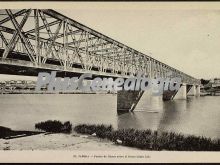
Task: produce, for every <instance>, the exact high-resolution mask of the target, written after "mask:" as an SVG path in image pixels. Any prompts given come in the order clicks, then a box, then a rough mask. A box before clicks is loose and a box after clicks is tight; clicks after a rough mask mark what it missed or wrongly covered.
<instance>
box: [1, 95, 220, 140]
mask: <svg viewBox="0 0 220 165" xmlns="http://www.w3.org/2000/svg"><path fill="white" fill-rule="evenodd" d="M0 103H1V106H0V126H5V127H10V128H12V129H15V130H34V124H35V123H37V122H40V121H45V120H61V121H67V120H69V121H71V122H72V124H73V125H76V124H79V123H88V124H102V123H103V124H112V125H113V127H114V128H115V129H121V128H136V129H152V130H159V131H173V132H178V133H183V134H192V135H200V136H206V137H211V138H220V97H217V96H206V97H193V96H191V97H188V98H187V100H172V101H166V102H163V101H162V100H161V99H160V98H157V99H156V101H155V99H154V103H153V104H154V108H152V107H151V108H152V109H150V108H146V106H143V108H142V109H141V110H139V111H135V112H133V113H123V114H118V113H117V110H116V109H117V95H114V94H96V95H95V94H77V95H76V94H11V95H10V94H8V95H0ZM155 107H156V108H155Z"/></svg>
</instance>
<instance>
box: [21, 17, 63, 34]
mask: <svg viewBox="0 0 220 165" xmlns="http://www.w3.org/2000/svg"><path fill="white" fill-rule="evenodd" d="M58 23H60V20H56V21H53V22H50V23H48V24H47V26H54V25H56V24H58ZM45 28H46V26H45V25H42V26H40V27H39V28H38V30H42V29H45ZM34 32H35V29H31V30H28V31H26V32H25V33H34Z"/></svg>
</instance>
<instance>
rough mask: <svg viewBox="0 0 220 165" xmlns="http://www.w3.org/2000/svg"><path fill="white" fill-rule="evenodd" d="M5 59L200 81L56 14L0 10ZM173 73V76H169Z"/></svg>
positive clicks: (0, 39)
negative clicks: (12, 54) (23, 56)
mask: <svg viewBox="0 0 220 165" xmlns="http://www.w3.org/2000/svg"><path fill="white" fill-rule="evenodd" d="M0 12H1V16H2V17H3V16H4V17H3V18H0V47H1V48H2V49H4V53H3V56H2V58H8V55H9V53H10V52H12V51H14V52H20V53H23V54H26V55H27V56H28V57H29V60H30V61H31V62H32V63H33V64H34V65H35V66H36V67H38V66H42V65H43V64H47V63H48V62H49V61H50V60H55V61H58V62H59V64H56V65H60V66H62V67H63V68H64V69H69V68H74V67H75V65H78V66H80V68H81V69H82V70H87V71H90V70H94V68H95V69H96V71H97V72H104V73H105V72H110V73H113V74H114V73H115V74H120V75H137V74H138V72H142V73H144V74H145V76H148V77H154V78H156V77H164V78H166V77H181V78H182V80H183V81H184V82H185V83H190V84H194V83H198V80H197V79H195V78H193V77H191V76H189V75H187V74H185V73H183V72H181V71H179V70H177V69H174V68H172V67H170V66H168V65H166V64H164V63H162V62H160V61H157V60H156V59H154V58H152V57H150V56H148V55H145V54H143V53H141V52H138V51H136V50H134V49H132V48H130V47H128V46H126V45H124V44H122V43H120V42H118V41H115V40H113V39H111V38H109V37H107V36H105V35H103V34H101V33H99V32H97V31H95V30H93V29H90V28H88V27H86V26H84V25H82V24H80V23H78V22H76V21H74V20H72V19H70V18H68V17H66V16H64V15H62V14H60V13H57V12H56V11H54V10H49V9H48V10H45V9H42V10H41V9H22V10H19V11H13V10H0ZM170 73H171V74H170Z"/></svg>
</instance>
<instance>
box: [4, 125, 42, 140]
mask: <svg viewBox="0 0 220 165" xmlns="http://www.w3.org/2000/svg"><path fill="white" fill-rule="evenodd" d="M40 133H41V132H34V131H14V130H11V129H10V128H7V127H3V126H0V139H14V138H19V137H25V136H32V135H37V134H40Z"/></svg>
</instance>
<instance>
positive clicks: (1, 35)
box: [0, 31, 8, 47]
mask: <svg viewBox="0 0 220 165" xmlns="http://www.w3.org/2000/svg"><path fill="white" fill-rule="evenodd" d="M0 37H1V38H2V40H3V42H4V43H5V45H6V47H8V42H7V40H6V39H5V37H4V35H3V34H2V32H1V31H0Z"/></svg>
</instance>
